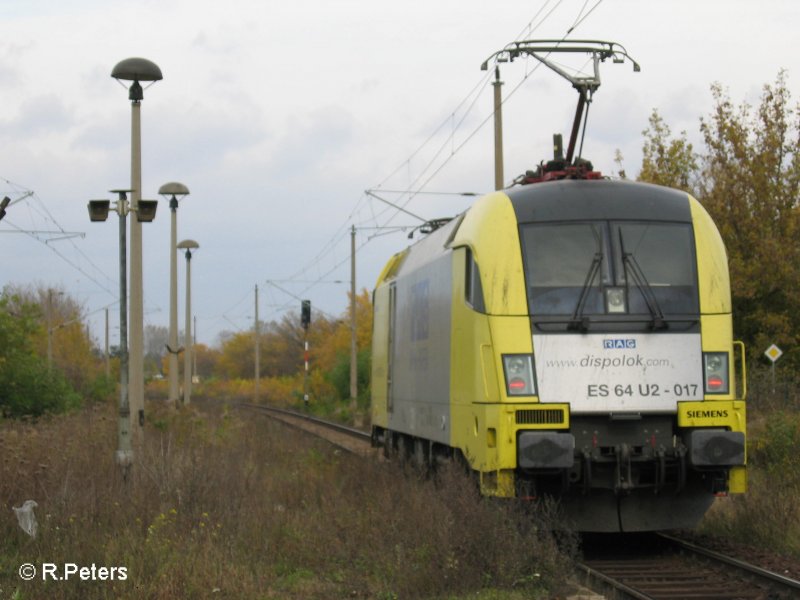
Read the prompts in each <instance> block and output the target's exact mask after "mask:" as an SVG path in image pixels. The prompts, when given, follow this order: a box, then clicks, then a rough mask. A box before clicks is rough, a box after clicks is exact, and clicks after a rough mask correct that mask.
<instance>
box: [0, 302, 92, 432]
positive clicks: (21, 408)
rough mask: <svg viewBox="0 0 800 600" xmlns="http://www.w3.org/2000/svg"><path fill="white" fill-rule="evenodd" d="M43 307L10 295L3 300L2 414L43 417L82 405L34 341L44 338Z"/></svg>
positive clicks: (0, 327) (0, 352)
mask: <svg viewBox="0 0 800 600" xmlns="http://www.w3.org/2000/svg"><path fill="white" fill-rule="evenodd" d="M40 315H41V312H40V309H39V307H38V306H37V305H36V304H34V303H31V302H25V301H23V300H22V299H21V298H19V297H17V296H10V295H8V294H7V293H6V292H4V293H3V295H2V296H1V297H0V415H2V416H4V417H20V416H25V415H28V416H34V417H36V416H39V415H42V414H44V413H45V412H61V411H63V410H67V409H69V408H73V407H75V406H78V405H79V404H80V397H79V396H78V394H76V393H75V391H74V390H73V389H72V387H71V386H70V385H69V383H68V382H67V381H66V379H65V378H64V376H63V374H62V372H61V371H60V370H59V369H57V368H48V365H47V362H46V360H45V359H43V358H42V357H41V356H40V355H38V354H37V352H36V349H35V348H34V342H35V340H36V338H37V337H40V336H41V329H42V328H41V325H40V323H39V322H38V321H39V317H40Z"/></svg>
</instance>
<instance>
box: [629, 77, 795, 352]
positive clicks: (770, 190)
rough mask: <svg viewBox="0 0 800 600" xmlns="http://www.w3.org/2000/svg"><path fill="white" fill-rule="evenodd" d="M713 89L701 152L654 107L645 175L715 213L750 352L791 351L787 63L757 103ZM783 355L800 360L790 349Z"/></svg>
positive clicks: (738, 330) (738, 323)
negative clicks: (773, 348) (734, 98)
mask: <svg viewBox="0 0 800 600" xmlns="http://www.w3.org/2000/svg"><path fill="white" fill-rule="evenodd" d="M711 93H712V96H713V98H714V103H715V106H714V109H713V112H712V113H711V114H710V115H709V116H708V117H705V118H702V119H701V121H700V131H701V133H702V136H703V141H704V145H705V148H704V149H703V150H702V151H700V152H699V153H698V154H697V156H696V160H695V156H694V152H693V149H692V148H691V145H689V144H688V143H687V142H686V139H685V133H683V134H682V137H681V138H678V139H675V138H672V137H671V133H670V131H669V128H668V127H667V126H666V125H665V124H664V123H663V121H662V120H661V118H660V117H659V116H658V113H657V112H656V111H654V112H653V115H652V116H651V119H650V127H649V128H648V129H647V130H645V132H644V134H645V143H644V159H643V163H642V171H641V173H640V176H639V179H640V180H643V181H649V182H652V183H661V184H664V185H671V186H674V187H682V188H683V189H688V190H689V191H691V192H692V193H693V195H694V196H695V197H696V198H697V199H698V200H700V202H702V203H703V205H704V206H705V208H706V209H707V210H708V212H709V213H710V214H711V216H712V217H713V219H714V221H715V222H716V224H717V226H718V227H719V229H720V232H721V234H722V237H723V239H724V241H725V245H726V247H727V251H728V259H729V263H730V272H731V292H732V297H733V315H734V316H733V319H734V332H735V334H736V336H737V337H739V338H740V339H742V340H744V341H745V343H746V344H747V345H748V347H749V349H750V353H751V356H756V357H757V356H760V355H761V353H762V352H763V351H764V349H765V348H766V347H767V346H769V344H770V343H776V344H778V345H779V346H781V347H782V348H783V349H784V351H787V350H791V349H793V348H796V347H797V343H798V341H799V340H798V336H799V335H800V296H799V295H798V294H797V293H796V290H797V289H798V287H800V246H799V245H798V233H800V212H798V211H799V210H800V209H799V208H798V200H799V198H798V191H799V186H800V123H798V116H799V115H800V112H799V111H798V108H797V107H795V106H793V105H792V100H791V94H790V92H789V89H788V88H787V85H786V75H785V73H783V72H781V73H779V74H778V76H777V78H776V80H775V82H774V83H773V84H767V85H765V86H764V88H763V92H762V95H761V100H760V104H759V106H758V107H756V108H755V109H754V108H753V107H751V106H750V105H749V104H747V103H742V104H741V105H739V106H735V105H734V103H733V102H732V101H731V99H730V98H729V97H728V94H727V92H726V91H725V90H724V89H723V88H722V86H720V85H719V84H714V85H713V86H712V87H711ZM684 182H685V183H686V185H684ZM689 184H692V185H689ZM785 362H787V363H791V364H792V366H793V367H794V368H797V367H799V366H800V358H798V357H795V356H794V353H791V352H787V356H786V358H785Z"/></svg>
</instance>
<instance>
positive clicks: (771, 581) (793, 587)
mask: <svg viewBox="0 0 800 600" xmlns="http://www.w3.org/2000/svg"><path fill="white" fill-rule="evenodd" d="M658 536H659V537H661V538H662V539H665V540H667V541H668V542H670V543H671V544H673V545H675V546H677V547H679V548H681V549H683V550H688V551H689V552H693V553H695V554H700V555H702V556H705V557H707V558H710V559H712V560H715V561H717V562H721V563H723V564H725V565H728V566H731V567H734V568H736V569H738V570H740V571H743V572H744V573H746V574H747V575H748V576H752V577H755V578H757V579H758V580H759V581H760V582H761V583H763V584H766V585H769V586H774V585H776V584H777V585H778V586H779V587H780V588H783V591H787V590H788V591H792V593H793V595H794V596H797V595H798V592H800V581H797V580H796V579H792V578H790V577H786V576H785V575H781V574H780V573H775V572H773V571H769V570H767V569H763V568H761V567H757V566H756V565H753V564H750V563H748V562H745V561H743V560H739V559H738V558H732V557H730V556H725V555H724V554H720V553H719V552H715V551H714V550H708V549H706V548H702V547H701V546H698V545H696V544H693V543H692V542H687V541H685V540H682V539H679V538H676V537H673V536H671V535H668V534H666V533H659V534H658ZM776 591H781V590H776Z"/></svg>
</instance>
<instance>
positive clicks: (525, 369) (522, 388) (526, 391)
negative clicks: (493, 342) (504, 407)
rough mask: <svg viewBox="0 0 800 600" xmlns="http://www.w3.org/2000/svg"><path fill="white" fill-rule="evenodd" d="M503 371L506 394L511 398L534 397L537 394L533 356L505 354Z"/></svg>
mask: <svg viewBox="0 0 800 600" xmlns="http://www.w3.org/2000/svg"><path fill="white" fill-rule="evenodd" d="M503 370H504V371H505V377H506V393H507V394H508V395H509V396H533V395H535V394H536V384H535V381H534V378H533V356H532V355H530V354H504V355H503Z"/></svg>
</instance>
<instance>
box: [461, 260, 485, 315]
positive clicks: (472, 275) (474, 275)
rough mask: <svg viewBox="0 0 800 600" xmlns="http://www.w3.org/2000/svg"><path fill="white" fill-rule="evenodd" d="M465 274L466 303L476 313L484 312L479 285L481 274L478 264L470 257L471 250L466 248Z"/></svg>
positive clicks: (481, 291)
mask: <svg viewBox="0 0 800 600" xmlns="http://www.w3.org/2000/svg"><path fill="white" fill-rule="evenodd" d="M466 255H467V260H466V263H467V272H466V276H465V278H464V295H465V297H466V301H467V303H468V304H469V305H470V306H471V307H472V308H474V309H475V310H476V311H478V312H482V313H485V312H486V304H485V303H484V301H483V286H482V285H481V273H480V271H479V270H478V263H476V262H475V257H474V256H473V255H472V250H471V249H470V248H467V252H466Z"/></svg>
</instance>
